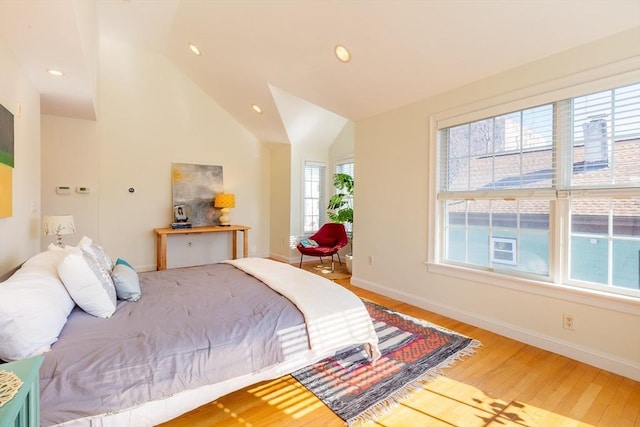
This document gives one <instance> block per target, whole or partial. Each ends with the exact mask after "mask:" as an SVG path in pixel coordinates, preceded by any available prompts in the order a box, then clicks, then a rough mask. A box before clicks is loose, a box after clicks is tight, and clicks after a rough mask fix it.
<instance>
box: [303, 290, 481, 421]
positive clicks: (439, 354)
mask: <svg viewBox="0 0 640 427" xmlns="http://www.w3.org/2000/svg"><path fill="white" fill-rule="evenodd" d="M365 305H366V307H367V310H368V311H369V315H370V316H371V319H372V320H373V323H374V325H375V328H376V332H377V334H378V338H379V346H380V351H381V352H382V357H381V358H380V359H379V360H378V361H377V362H375V364H372V363H371V362H370V361H369V360H368V359H367V355H366V353H365V352H364V350H363V348H362V346H358V347H352V348H349V349H345V350H344V351H341V352H339V353H337V354H336V355H334V356H333V357H330V358H327V359H324V360H321V361H320V362H318V363H316V364H314V365H311V366H308V367H306V368H303V369H300V370H298V371H296V372H294V373H293V374H292V375H293V377H294V378H295V379H297V380H298V381H299V382H300V383H301V384H302V385H304V386H305V387H306V388H307V389H309V390H310V391H311V392H312V393H313V394H315V395H316V396H317V397H318V398H319V399H320V400H322V401H323V402H324V403H325V404H326V405H327V406H328V407H329V408H330V409H331V410H332V411H333V412H335V413H336V415H338V416H339V417H340V418H342V419H343V420H344V421H345V422H346V423H347V424H349V425H353V424H355V423H359V422H362V421H368V420H375V419H376V418H377V417H379V416H381V415H383V414H385V413H386V412H388V411H389V410H391V409H392V408H393V406H394V405H396V404H397V403H399V402H400V401H402V400H403V399H405V398H407V397H408V396H409V395H410V394H411V392H412V391H413V390H415V389H417V388H420V387H421V383H422V382H423V381H429V380H432V379H434V378H436V377H437V376H439V375H441V369H442V368H444V367H447V366H450V365H451V364H452V363H453V362H455V361H457V360H459V359H460V358H462V357H463V356H469V355H472V354H474V352H475V348H477V347H478V346H480V343H479V342H478V341H476V340H473V339H471V338H468V337H465V336H463V335H460V334H457V333H455V332H453V331H450V330H448V329H445V328H442V327H440V326H437V325H434V324H432V323H429V322H426V321H423V320H419V319H416V318H413V317H410V316H407V315H404V314H402V313H398V312H396V311H393V310H390V309H388V308H386V307H383V306H381V305H378V304H375V303H372V302H369V301H365Z"/></svg>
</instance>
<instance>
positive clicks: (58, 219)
mask: <svg viewBox="0 0 640 427" xmlns="http://www.w3.org/2000/svg"><path fill="white" fill-rule="evenodd" d="M42 222H43V224H42V234H44V235H45V236H56V246H59V247H63V246H64V245H63V244H62V235H63V234H73V233H75V232H76V226H75V224H74V223H73V215H55V216H45V217H44V219H43V221H42Z"/></svg>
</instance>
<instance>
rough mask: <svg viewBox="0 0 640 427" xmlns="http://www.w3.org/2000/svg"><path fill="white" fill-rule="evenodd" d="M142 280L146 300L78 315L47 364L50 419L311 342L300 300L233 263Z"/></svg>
mask: <svg viewBox="0 0 640 427" xmlns="http://www.w3.org/2000/svg"><path fill="white" fill-rule="evenodd" d="M140 284H141V289H142V298H141V299H140V300H139V301H137V302H119V304H118V308H117V310H116V312H115V314H114V315H113V316H112V317H111V318H109V319H100V318H97V317H93V316H91V315H88V314H86V313H84V312H83V311H81V310H79V309H78V308H76V309H75V310H74V311H73V312H72V313H71V315H70V316H69V319H68V322H67V324H66V325H65V327H64V329H63V330H62V333H61V335H60V339H59V340H58V342H57V343H56V344H54V345H53V347H52V350H51V351H50V352H48V353H46V354H45V360H44V363H43V365H42V369H41V371H40V389H41V423H42V425H44V426H48V425H52V424H58V423H62V422H65V421H68V420H72V419H77V418H84V417H88V416H93V415H100V414H105V413H112V412H117V411H118V410H120V409H125V408H130V407H134V406H136V405H139V404H142V403H144V402H147V401H150V400H157V399H162V398H164V397H168V396H171V395H172V394H174V393H177V392H179V391H182V390H185V389H191V388H195V387H199V386H202V385H206V384H212V383H216V382H219V381H223V380H226V379H229V378H232V377H235V376H239V375H243V374H247V373H252V372H256V371H259V370H261V369H264V368H267V367H270V366H273V365H275V364H277V363H279V362H282V361H283V360H284V359H285V358H286V357H290V356H294V355H293V354H291V353H292V352H291V350H290V349H291V348H298V349H300V351H304V350H306V349H307V348H308V346H307V345H306V343H307V338H306V329H305V326H304V318H303V316H302V314H301V313H300V311H299V310H298V309H297V308H296V306H295V305H293V304H292V303H291V302H290V301H289V300H288V299H286V298H284V297H283V296H281V295H280V294H278V293H276V292H275V291H273V290H271V289H270V288H269V287H267V286H266V285H264V284H263V283H262V282H260V281H259V280H257V279H255V278H253V277H252V276H249V275H248V274H246V273H244V272H242V271H241V270H238V269H236V268H235V267H233V266H231V265H227V264H212V265H206V266H199V267H189V268H180V269H173V270H165V271H161V272H148V273H142V274H140ZM285 337H286V338H285ZM285 341H286V342H285ZM301 342H303V343H304V345H302V346H300V343H301ZM291 343H296V344H291ZM285 352H286V354H285Z"/></svg>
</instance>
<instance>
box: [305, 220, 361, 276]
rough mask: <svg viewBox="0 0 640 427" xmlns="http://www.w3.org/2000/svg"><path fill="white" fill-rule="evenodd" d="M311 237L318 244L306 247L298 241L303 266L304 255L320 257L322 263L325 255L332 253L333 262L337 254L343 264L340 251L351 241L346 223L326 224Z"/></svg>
mask: <svg viewBox="0 0 640 427" xmlns="http://www.w3.org/2000/svg"><path fill="white" fill-rule="evenodd" d="M309 239H310V240H314V241H315V242H317V243H318V246H316V247H308V248H305V247H304V246H302V244H301V243H298V245H297V246H296V248H298V251H300V267H301V268H302V257H303V256H305V255H308V256H317V257H320V262H321V263H322V257H323V256H329V255H331V262H333V255H334V254H337V255H338V262H339V263H340V265H342V261H341V260H340V254H339V253H338V251H339V250H340V249H341V248H343V247H345V246H346V245H347V244H348V243H349V238H348V237H347V232H346V231H345V229H344V224H340V223H337V222H330V223H327V224H324V225H323V226H322V227H320V229H319V230H318V231H317V232H316V234H314V235H313V236H310V237H309Z"/></svg>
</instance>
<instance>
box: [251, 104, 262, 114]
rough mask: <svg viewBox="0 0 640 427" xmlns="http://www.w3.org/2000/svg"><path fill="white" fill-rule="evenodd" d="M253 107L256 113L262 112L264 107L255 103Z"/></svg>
mask: <svg viewBox="0 0 640 427" xmlns="http://www.w3.org/2000/svg"><path fill="white" fill-rule="evenodd" d="M251 108H253V111H255V112H256V113H258V114H262V108H260V106H259V105H256V104H253V105H252V106H251Z"/></svg>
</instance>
